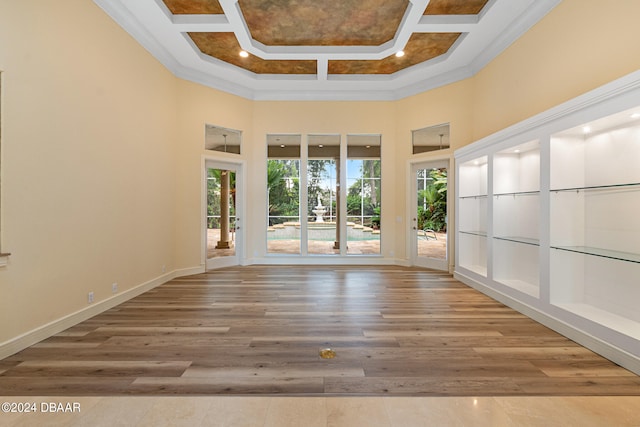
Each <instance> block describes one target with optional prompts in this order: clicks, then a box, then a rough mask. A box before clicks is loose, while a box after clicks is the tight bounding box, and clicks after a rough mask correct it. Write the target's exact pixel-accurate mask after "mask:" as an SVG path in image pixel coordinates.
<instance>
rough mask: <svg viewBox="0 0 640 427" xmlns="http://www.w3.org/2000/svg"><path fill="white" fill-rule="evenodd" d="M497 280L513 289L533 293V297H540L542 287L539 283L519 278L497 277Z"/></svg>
mask: <svg viewBox="0 0 640 427" xmlns="http://www.w3.org/2000/svg"><path fill="white" fill-rule="evenodd" d="M496 281H497V282H498V283H502V284H503V285H505V286H508V287H510V288H512V289H515V290H517V291H520V292H522V293H525V294H528V295H531V296H532V297H536V298H538V297H539V294H540V288H539V287H538V285H537V284H534V283H529V282H525V281H523V280H517V279H496Z"/></svg>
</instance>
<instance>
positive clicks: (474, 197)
mask: <svg viewBox="0 0 640 427" xmlns="http://www.w3.org/2000/svg"><path fill="white" fill-rule="evenodd" d="M458 198H459V199H460V200H462V199H486V198H487V195H486V194H478V195H475V196H460V197H458Z"/></svg>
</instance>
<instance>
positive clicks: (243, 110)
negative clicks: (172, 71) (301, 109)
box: [175, 80, 263, 268]
mask: <svg viewBox="0 0 640 427" xmlns="http://www.w3.org/2000/svg"><path fill="white" fill-rule="evenodd" d="M178 88H179V92H178V93H179V95H178V102H177V104H176V109H177V111H176V113H177V117H178V122H179V137H178V139H177V141H176V144H177V147H176V157H175V164H176V167H177V176H176V186H177V188H179V189H180V190H179V191H178V192H177V193H176V200H175V206H176V221H175V227H176V252H175V254H176V258H175V259H176V265H177V266H178V267H179V268H191V267H195V266H199V265H200V263H201V258H202V252H203V251H202V246H201V244H200V242H201V238H202V226H201V217H202V215H201V213H202V207H201V196H202V187H201V185H202V174H201V172H202V156H203V154H205V153H206V151H205V149H204V135H205V125H206V124H211V125H216V126H220V127H224V128H228V129H236V130H240V131H242V139H243V141H242V145H243V146H242V155H241V156H240V157H239V159H240V160H246V159H247V158H249V157H250V149H248V147H250V146H251V144H252V141H253V132H252V118H253V102H252V101H249V100H246V99H244V98H240V97H237V96H234V95H229V94H227V93H223V92H220V91H217V90H214V89H210V88H206V87H203V86H201V85H198V84H195V83H191V82H186V81H183V80H179V81H178ZM216 155H217V157H219V158H221V159H223V160H224V159H233V160H237V159H238V157H237V156H235V155H232V154H226V153H216ZM262 181H263V180H261V181H259V182H262Z"/></svg>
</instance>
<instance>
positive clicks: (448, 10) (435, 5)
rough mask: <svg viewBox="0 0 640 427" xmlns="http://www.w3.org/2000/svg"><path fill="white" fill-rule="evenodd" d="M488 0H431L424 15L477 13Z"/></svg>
mask: <svg viewBox="0 0 640 427" xmlns="http://www.w3.org/2000/svg"><path fill="white" fill-rule="evenodd" d="M488 2H489V0H431V1H430V2H429V5H428V6H427V9H426V10H425V11H424V14H425V15H477V14H478V13H480V11H481V10H482V8H483V7H484V6H485V5H486V4H487V3H488Z"/></svg>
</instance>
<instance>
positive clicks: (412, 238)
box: [407, 156, 453, 271]
mask: <svg viewBox="0 0 640 427" xmlns="http://www.w3.org/2000/svg"><path fill="white" fill-rule="evenodd" d="M450 160H451V159H450V157H449V156H445V157H442V156H440V157H434V158H423V159H412V160H410V161H409V167H408V168H407V171H408V175H409V176H408V185H407V188H408V189H409V195H408V197H407V244H408V250H407V253H408V254H409V261H410V263H411V265H415V266H418V267H425V268H433V269H435V270H442V271H449V270H450V268H449V260H450V259H451V254H452V252H451V247H452V246H453V245H452V243H453V242H452V240H453V233H452V232H451V230H452V228H451V221H450V219H451V218H452V209H451V204H450V201H451V197H450V196H451V194H452V190H453V185H452V179H451V161H450ZM430 168H447V256H446V259H435V258H427V257H419V256H418V233H417V217H416V215H417V212H418V200H417V197H416V194H417V192H418V188H417V185H416V180H417V170H418V169H430Z"/></svg>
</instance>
